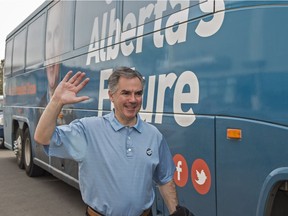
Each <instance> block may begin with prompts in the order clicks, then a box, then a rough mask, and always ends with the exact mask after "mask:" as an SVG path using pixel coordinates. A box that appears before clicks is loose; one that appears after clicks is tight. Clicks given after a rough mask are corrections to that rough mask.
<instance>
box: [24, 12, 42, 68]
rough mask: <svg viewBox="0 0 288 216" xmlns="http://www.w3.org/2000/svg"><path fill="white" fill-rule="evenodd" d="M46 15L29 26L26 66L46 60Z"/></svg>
mask: <svg viewBox="0 0 288 216" xmlns="http://www.w3.org/2000/svg"><path fill="white" fill-rule="evenodd" d="M43 44H44V15H42V16H40V17H39V18H38V19H37V20H35V21H34V22H33V23H32V24H31V25H29V27H28V36H27V50H26V55H27V56H26V67H30V66H33V65H35V64H39V63H41V62H42V61H43V60H44V46H43Z"/></svg>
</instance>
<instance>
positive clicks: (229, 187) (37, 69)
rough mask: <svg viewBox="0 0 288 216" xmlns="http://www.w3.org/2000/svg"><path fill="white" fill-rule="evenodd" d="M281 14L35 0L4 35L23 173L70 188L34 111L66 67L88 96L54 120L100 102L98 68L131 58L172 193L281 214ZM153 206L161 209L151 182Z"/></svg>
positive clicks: (165, 2) (196, 207) (285, 9)
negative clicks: (161, 139)
mask: <svg viewBox="0 0 288 216" xmlns="http://www.w3.org/2000/svg"><path fill="white" fill-rule="evenodd" d="M287 20H288V1H276V0H270V1H268V0H262V1H250V0H249V1H248V0H191V1H188V0H145V1H136V0H135V1H133V0H103V1H100V0H98V1H85V0H76V1H59V0H58V1H45V2H44V3H43V4H42V5H41V6H39V8H37V10H36V11H35V12H33V13H32V14H31V15H30V16H29V17H28V18H27V19H25V20H24V21H23V22H22V23H21V24H20V25H19V26H18V27H16V28H15V30H13V31H12V32H11V33H10V34H9V35H8V36H7V39H6V52H5V53H6V54H5V55H6V57H5V71H4V116H5V120H4V133H5V135H4V136H5V139H4V140H5V146H6V147H7V148H9V149H11V150H13V151H14V152H15V154H16V160H17V165H18V166H19V168H23V169H25V170H26V173H27V175H28V176H31V177H32V176H39V175H42V174H43V173H44V172H49V173H51V174H53V175H54V176H56V177H58V178H59V179H62V180H63V181H65V182H67V183H68V184H70V185H72V186H74V187H76V188H77V187H78V172H77V169H78V165H77V163H76V162H75V161H72V160H66V159H61V158H56V157H48V156H47V155H46V154H45V152H44V151H43V147H42V146H40V145H37V144H36V143H35V141H34V140H33V136H34V131H35V127H36V125H37V122H38V120H39V117H40V116H41V114H42V112H43V110H44V108H45V106H46V105H47V103H48V101H49V98H50V97H51V95H52V94H53V91H54V89H55V86H57V84H58V83H59V81H60V80H61V79H62V78H63V77H64V75H65V74H66V73H67V72H68V71H69V70H72V71H73V72H74V73H76V72H77V71H83V72H86V75H87V77H89V78H90V82H89V83H88V85H87V86H86V87H85V88H84V89H83V91H82V92H80V94H81V95H87V96H89V97H90V98H91V99H90V100H89V101H85V102H81V103H78V104H73V105H66V106H65V107H64V108H63V110H62V111H61V113H60V115H59V116H58V119H57V124H58V125H61V124H68V123H70V122H71V121H72V120H73V119H75V118H81V117H86V116H102V115H104V114H105V113H108V112H109V111H111V109H112V108H113V107H112V105H111V102H110V101H109V98H108V94H107V92H108V89H107V79H108V77H109V75H110V74H111V73H112V71H113V69H114V68H116V67H118V66H127V67H131V68H136V69H137V70H138V71H140V72H141V73H142V74H143V76H144V78H145V80H146V86H145V89H144V94H143V105H142V108H141V111H140V114H141V117H142V118H143V119H144V120H145V121H147V122H149V123H151V124H154V125H155V126H156V127H157V128H158V129H159V130H160V131H161V132H162V133H163V134H164V136H165V137H166V139H167V142H168V144H169V148H170V149H171V152H172V155H173V160H174V163H175V166H176V171H175V175H174V181H175V183H176V185H177V191H178V199H179V202H180V204H182V205H184V206H186V207H187V208H189V209H190V210H191V211H192V212H193V213H194V214H195V215H198V216H231V215H233V216H243V215H247V216H252V215H256V216H270V215H272V216H284V215H288V207H287V203H288V196H287V195H288V194H287V193H288V100H287V97H288V60H287V56H286V54H285V53H287V52H288V42H287V38H288V25H287ZM79 145H81V143H79ZM19 184H21V182H19ZM153 212H154V215H169V214H168V211H167V209H166V208H165V207H164V202H163V200H162V199H161V197H160V196H159V192H157V194H156V199H155V203H154V205H153Z"/></svg>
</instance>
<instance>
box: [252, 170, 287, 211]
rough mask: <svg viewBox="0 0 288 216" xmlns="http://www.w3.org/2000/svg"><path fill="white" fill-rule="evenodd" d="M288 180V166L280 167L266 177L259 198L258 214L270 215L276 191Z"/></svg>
mask: <svg viewBox="0 0 288 216" xmlns="http://www.w3.org/2000/svg"><path fill="white" fill-rule="evenodd" d="M287 181H288V167H280V168H277V169H275V170H273V171H272V172H270V173H269V175H268V176H267V177H266V179H265V181H264V183H263V185H262V188H261V191H260V196H259V199H258V204H257V211H256V216H269V215H270V213H271V211H272V207H273V201H274V199H275V196H276V193H277V191H278V190H279V188H280V187H281V185H283V183H285V182H287Z"/></svg>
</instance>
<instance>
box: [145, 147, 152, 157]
mask: <svg viewBox="0 0 288 216" xmlns="http://www.w3.org/2000/svg"><path fill="white" fill-rule="evenodd" d="M146 154H147V155H148V156H151V155H152V149H150V148H148V149H147V151H146Z"/></svg>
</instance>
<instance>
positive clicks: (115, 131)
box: [34, 67, 185, 216]
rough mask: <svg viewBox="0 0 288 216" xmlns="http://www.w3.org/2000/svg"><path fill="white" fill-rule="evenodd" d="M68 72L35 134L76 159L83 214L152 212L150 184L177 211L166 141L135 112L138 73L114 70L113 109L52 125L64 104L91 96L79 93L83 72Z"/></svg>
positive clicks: (52, 151) (140, 82)
mask: <svg viewBox="0 0 288 216" xmlns="http://www.w3.org/2000/svg"><path fill="white" fill-rule="evenodd" d="M71 73H72V72H71V71H70V72H68V73H67V74H66V76H65V77H64V79H63V81H62V82H60V84H59V85H58V87H57V88H56V90H55V92H54V94H53V96H52V98H51V100H50V102H49V103H48V105H47V107H46V109H45V111H44V112H43V115H42V116H41V118H40V120H39V123H38V126H37V128H36V131H35V135H34V138H35V140H36V142H37V143H40V144H43V145H46V147H45V148H46V150H47V152H48V154H49V155H50V156H57V157H63V158H71V159H74V160H76V161H77V162H78V163H79V184H80V190H81V194H82V198H83V200H84V202H85V203H86V204H87V206H88V208H87V215H106V216H108V215H112V216H113V215H115V216H121V215H122V216H129V215H131V216H138V215H152V212H151V205H152V203H153V200H154V196H155V195H154V191H153V184H154V182H156V183H157V184H158V185H159V190H160V193H161V195H162V197H163V199H164V201H165V204H166V206H167V208H168V210H169V212H170V214H172V213H175V212H177V211H176V206H177V205H178V200H177V196H176V189H175V184H174V182H173V174H174V171H175V165H174V163H173V160H172V156H171V154H170V151H169V149H168V146H167V143H166V141H165V139H164V138H163V136H162V134H161V133H160V132H159V131H158V130H157V129H156V128H155V127H154V126H152V125H150V124H148V123H146V122H143V121H142V120H141V119H140V116H139V114H138V112H139V110H140V108H141V104H142V94H143V88H144V79H143V77H142V75H141V74H140V73H139V72H137V71H135V70H132V69H130V68H127V67H122V68H119V69H117V70H115V71H114V72H113V73H112V75H111V76H110V78H109V80H108V88H109V98H110V100H111V101H112V103H113V104H114V107H115V108H114V110H113V111H111V113H109V114H108V115H105V116H103V117H87V118H83V119H79V120H74V121H73V122H72V123H70V124H69V125H63V126H58V127H56V119H57V116H58V114H59V113H60V111H61V109H62V107H63V106H64V105H65V104H71V103H78V102H81V101H85V100H88V99H89V98H88V97H87V96H81V97H78V96H77V93H78V92H79V91H80V90H81V89H82V88H84V86H85V85H86V84H87V83H88V81H89V78H86V79H84V77H85V74H84V73H82V72H78V73H76V74H75V75H74V76H73V77H72V78H70V76H71ZM83 79H84V80H83ZM177 209H178V212H179V207H177ZM182 211H183V209H182ZM173 215H174V214H173ZM176 215H177V214H176ZM183 215H185V214H183Z"/></svg>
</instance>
